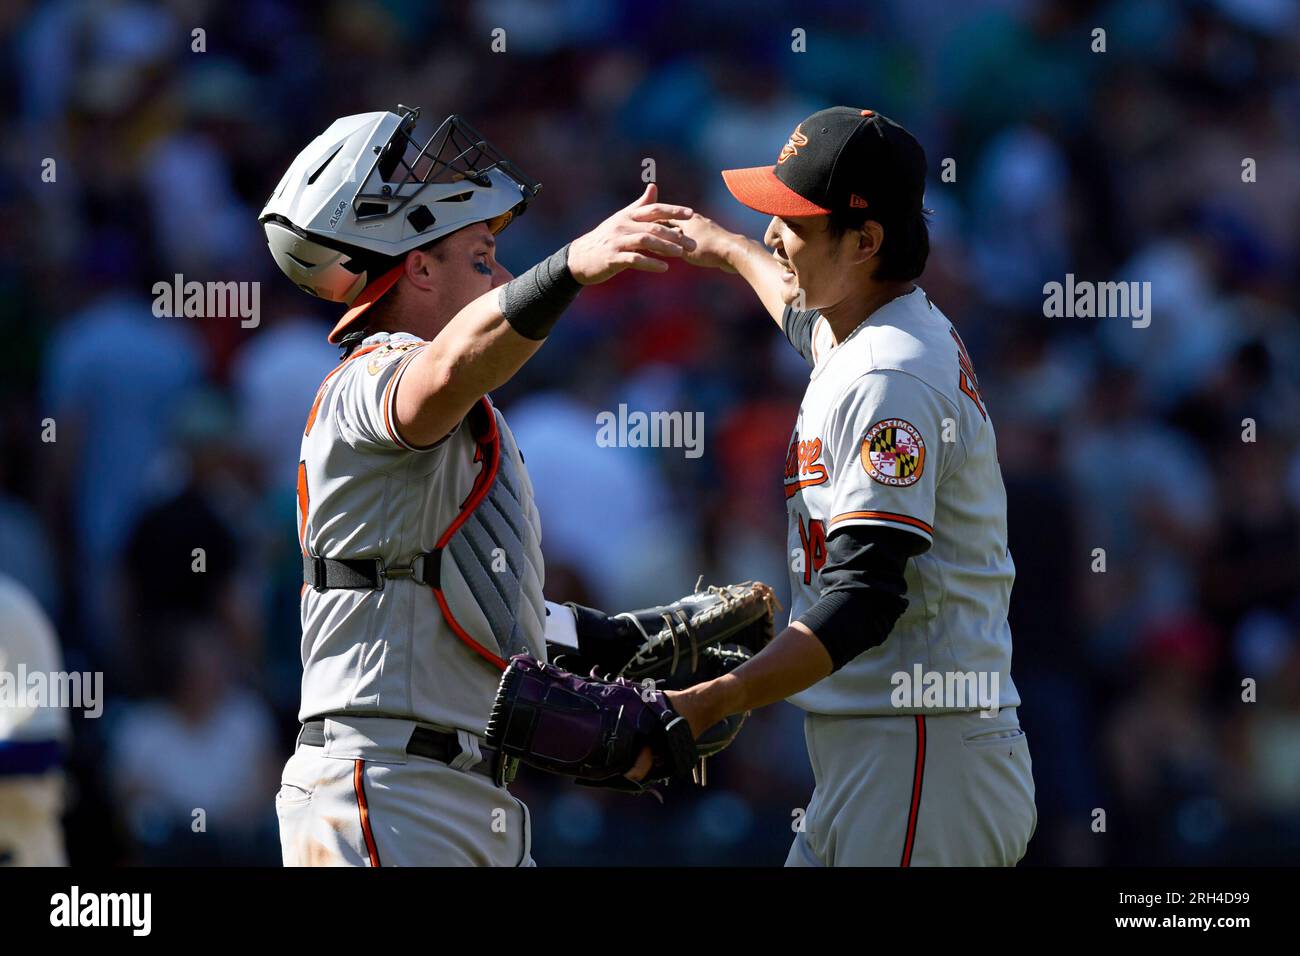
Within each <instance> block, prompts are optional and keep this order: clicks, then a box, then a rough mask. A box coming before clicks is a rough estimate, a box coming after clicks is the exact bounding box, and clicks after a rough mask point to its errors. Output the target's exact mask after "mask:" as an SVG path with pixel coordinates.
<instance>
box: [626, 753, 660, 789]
mask: <svg viewBox="0 0 1300 956" xmlns="http://www.w3.org/2000/svg"><path fill="white" fill-rule="evenodd" d="M654 762H655V758H654V754H652V753H651V752H650V748H649V747H642V748H641V753H640V754H638V755H637V758H636V763H634V764H633V765H632V769H631V770H629V771H628V772H627V773H625V774H623V776H625V777H627V779H629V780H631V781H634V782H636V783H640V782H641V781H642V780H644V779H645V775H646V774H648V773H649V772H650V768H651V767H652V766H654Z"/></svg>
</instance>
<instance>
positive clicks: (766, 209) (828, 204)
mask: <svg viewBox="0 0 1300 956" xmlns="http://www.w3.org/2000/svg"><path fill="white" fill-rule="evenodd" d="M722 178H723V180H724V181H725V182H726V184H727V189H729V190H730V191H731V194H732V195H733V196H735V197H736V198H737V199H739V200H740V201H741V202H742V203H744V204H745V205H746V206H748V207H749V208H750V209H756V210H758V211H759V212H762V213H767V214H768V215H771V216H820V215H825V214H827V213H829V212H831V211H832V210H841V209H869V210H871V211H872V212H874V213H885V212H893V213H905V212H911V211H918V212H919V211H920V209H921V203H922V199H923V197H924V195H925V150H923V149H922V148H921V144H920V143H918V142H917V141H916V137H914V136H913V135H912V134H911V133H909V132H908V131H907V130H905V129H904V128H903V127H902V126H899V125H898V124H897V123H895V122H894V121H893V120H891V119H890V118H889V117H887V116H882V115H881V114H880V113H877V112H876V111H875V110H864V109H855V108H854V107H851V106H832V107H831V108H830V109H826V110H820V111H818V112H816V113H814V114H813V115H812V116H809V117H808V118H807V119H806V120H804V121H803V122H802V123H800V124H799V125H798V126H796V127H795V128H794V132H793V133H791V134H790V138H789V139H788V140H786V144H785V145H784V146H782V147H781V151H780V152H779V153H778V154H777V157H776V163H775V165H772V166H753V167H750V168H748V169H724V170H723V171H722Z"/></svg>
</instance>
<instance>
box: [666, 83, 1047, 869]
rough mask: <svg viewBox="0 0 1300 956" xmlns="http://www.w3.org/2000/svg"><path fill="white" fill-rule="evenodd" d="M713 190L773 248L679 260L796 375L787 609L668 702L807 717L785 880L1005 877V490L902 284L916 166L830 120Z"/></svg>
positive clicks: (824, 114)
mask: <svg viewBox="0 0 1300 956" xmlns="http://www.w3.org/2000/svg"><path fill="white" fill-rule="evenodd" d="M723 178H724V179H725V181H726V184H727V187H728V188H729V189H730V191H731V193H732V194H733V195H734V196H735V197H736V198H737V199H738V200H740V202H742V203H744V204H745V205H747V206H749V207H750V208H752V209H756V210H758V211H760V212H763V213H767V214H769V215H771V216H772V220H771V223H770V224H769V226H768V228H767V232H766V235H765V236H764V243H765V245H766V247H767V248H766V249H765V248H764V246H763V245H760V244H759V243H757V242H753V241H750V240H747V239H745V238H743V237H742V236H739V235H736V234H734V233H731V232H728V231H726V230H725V229H722V228H721V227H719V226H718V225H717V224H715V223H713V222H711V221H709V220H708V219H705V218H704V217H701V216H696V217H694V218H693V219H692V220H691V221H690V222H686V223H683V224H682V226H683V230H684V232H685V233H686V235H687V236H688V237H689V238H692V239H694V240H695V245H694V246H692V247H691V248H690V249H689V251H688V252H687V254H686V258H687V260H688V261H690V262H692V263H695V264H697V265H701V266H707V267H714V268H721V269H725V270H727V271H731V272H736V273H739V274H740V276H741V277H742V278H744V279H745V281H746V282H748V283H749V285H750V286H751V287H752V288H753V290H754V292H755V294H756V295H757V296H758V298H759V300H760V301H761V302H762V304H763V306H764V308H766V310H767V311H768V312H769V313H770V314H771V315H772V317H773V318H774V319H775V320H776V322H777V324H778V326H779V327H780V328H781V330H782V331H783V332H784V333H785V336H786V338H788V339H789V341H790V344H791V345H793V346H794V347H795V348H796V349H797V350H798V351H799V353H800V354H801V355H802V356H803V357H804V358H805V359H806V360H807V362H808V364H809V366H810V368H811V372H810V375H809V382H808V388H807V392H806V393H805V395H804V399H803V402H802V404H801V406H800V408H799V415H798V418H797V420H796V423H795V428H794V432H793V434H792V436H791V439H790V446H789V455H788V457H787V459H786V462H785V473H784V475H783V481H784V486H785V498H786V505H787V511H788V539H787V549H788V553H789V554H790V555H792V561H791V577H790V580H791V592H792V595H793V606H792V607H791V610H790V624H789V627H788V628H787V629H786V630H785V631H784V632H782V633H781V634H780V635H778V636H777V638H776V639H775V640H774V641H773V642H772V643H771V644H769V645H768V646H767V647H766V649H765V650H763V651H762V652H761V653H759V654H757V655H756V656H755V657H754V658H753V659H752V660H750V661H748V662H747V663H745V664H743V665H741V666H739V667H737V668H736V669H734V670H732V671H731V672H729V673H728V674H726V675H723V676H721V677H719V678H717V679H715V680H712V681H709V682H705V683H701V684H698V685H696V686H695V687H692V688H689V689H686V690H682V691H679V692H675V693H669V694H668V695H667V696H668V697H669V698H670V701H671V703H672V704H673V706H674V708H675V710H676V711H677V712H678V713H680V714H681V715H682V716H684V717H685V718H686V719H687V720H688V721H689V723H690V725H691V727H692V729H693V730H697V729H699V728H703V727H707V726H709V725H710V724H712V723H714V722H715V721H716V720H718V719H719V718H720V717H721V716H723V715H725V714H733V713H736V712H742V711H746V710H749V709H750V708H753V707H759V706H762V705H764V704H768V703H771V702H773V701H776V700H780V699H783V698H789V699H790V700H791V701H792V702H793V703H795V704H797V705H798V706H800V707H801V708H803V709H804V710H805V711H806V712H807V717H806V721H805V733H806V738H807V744H808V755H809V759H810V762H811V764H812V768H813V773H814V777H815V781H816V786H815V789H814V791H813V795H812V800H811V802H810V804H809V806H808V807H807V810H806V815H805V816H804V817H803V818H802V820H801V821H800V823H799V825H798V827H797V828H796V829H797V832H796V837H795V840H794V844H793V846H792V847H791V849H790V853H789V857H788V859H787V864H788V865H795V866H802V865H807V866H843V865H876V866H899V865H902V866H909V865H961V866H974V865H983V866H995V865H1003V866H1007V865H1013V864H1015V863H1016V862H1017V861H1018V860H1019V859H1020V858H1021V857H1022V856H1023V855H1024V852H1025V848H1026V846H1027V844H1028V842H1029V839H1030V837H1031V836H1032V834H1033V832H1034V828H1035V826H1036V824H1037V813H1036V810H1035V807H1034V784H1033V776H1032V772H1031V766H1030V759H1029V747H1028V743H1027V741H1026V737H1025V734H1024V732H1023V731H1022V730H1021V729H1020V725H1019V721H1018V720H1017V717H1016V707H1017V705H1018V704H1019V703H1020V698H1019V696H1018V694H1017V692H1016V688H1015V685H1014V684H1013V683H1012V680H1011V672H1010V667H1011V633H1010V630H1009V628H1008V626H1007V605H1008V601H1009V599H1010V594H1011V584H1012V580H1013V578H1014V573H1015V569H1014V567H1013V565H1012V561H1011V555H1010V553H1009V551H1008V549H1007V529H1006V494H1005V491H1004V489H1003V484H1002V476H1001V472H1000V469H999V467H998V460H997V446H996V441H995V438H994V433H993V422H992V419H991V418H990V415H989V409H988V408H987V407H986V405H985V402H984V398H983V396H982V395H981V393H980V388H979V382H978V380H977V378H976V375H975V368H974V365H973V364H972V361H971V358H970V356H969V355H968V354H967V352H966V349H965V347H964V346H963V345H962V341H961V338H960V337H959V336H958V334H957V332H956V330H955V329H954V328H953V326H952V324H951V323H950V322H949V321H948V320H947V319H946V318H945V317H944V315H943V313H942V312H940V311H939V309H938V308H937V307H936V306H935V304H934V303H933V302H931V301H930V299H929V297H928V296H927V295H926V294H925V292H924V291H923V290H922V289H921V288H920V287H918V286H917V285H915V284H914V282H913V280H914V279H916V278H917V277H918V276H919V275H920V274H921V271H922V270H923V268H924V266H925V261H926V258H927V255H928V253H929V241H928V237H927V231H926V222H925V218H924V209H923V205H922V199H923V193H924V189H925V154H924V152H923V150H922V148H921V146H920V144H919V143H917V141H916V140H915V139H914V138H913V137H912V135H911V134H910V133H909V132H907V131H906V130H905V129H903V127H901V126H899V125H898V124H897V123H895V122H893V121H892V120H890V119H888V118H886V117H884V116H882V115H880V114H879V113H876V112H874V111H873V110H869V109H865V110H864V109H853V108H849V107H835V108H833V109H828V110H823V111H821V112H818V113H815V114H813V115H812V116H810V117H808V118H807V119H806V120H804V121H803V122H802V123H800V124H799V125H798V127H797V128H796V129H795V130H794V132H793V133H792V134H791V135H790V138H789V140H788V141H787V142H786V144H785V145H784V146H783V147H782V148H781V150H780V151H779V153H778V155H777V157H776V162H775V163H774V164H773V165H771V166H761V167H756V168H752V169H736V170H728V171H725V172H724V173H723ZM768 250H770V254H769V251H768Z"/></svg>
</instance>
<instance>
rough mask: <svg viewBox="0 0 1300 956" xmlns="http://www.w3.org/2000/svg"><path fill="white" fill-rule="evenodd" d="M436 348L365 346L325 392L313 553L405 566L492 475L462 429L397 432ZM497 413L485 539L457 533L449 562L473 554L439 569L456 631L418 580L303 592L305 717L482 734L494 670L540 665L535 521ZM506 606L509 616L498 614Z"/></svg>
mask: <svg viewBox="0 0 1300 956" xmlns="http://www.w3.org/2000/svg"><path fill="white" fill-rule="evenodd" d="M427 347H428V343H426V342H424V341H423V340H421V339H419V338H417V337H415V336H413V335H409V334H407V333H402V332H398V333H394V334H391V335H390V334H388V333H378V334H376V335H372V336H370V337H369V338H367V339H366V340H365V341H364V342H363V343H362V345H361V347H360V348H359V349H358V350H357V351H356V352H354V353H353V354H352V356H351V357H350V358H349V359H348V360H347V361H345V362H343V363H342V364H341V365H340V366H339V367H338V368H337V369H336V370H335V371H334V372H333V373H332V374H331V375H330V376H329V377H328V378H327V379H326V380H325V382H324V383H323V384H322V385H321V387H320V390H319V392H318V393H317V396H316V399H315V402H314V404H313V406H312V409H311V412H310V414H309V416H308V421H307V427H306V431H305V434H304V435H303V439H302V454H301V463H300V464H299V467H298V516H299V529H298V530H299V539H300V544H301V545H302V548H303V550H304V553H307V554H311V555H315V556H319V557H326V558H363V557H377V558H381V559H382V560H383V561H384V563H385V565H387V566H393V567H396V566H403V565H408V564H410V561H411V558H412V556H413V555H416V554H420V553H424V552H428V551H432V550H433V549H434V547H435V545H436V544H437V543H438V541H439V537H440V536H441V535H443V534H444V532H446V531H447V529H448V528H449V527H450V526H451V525H452V524H453V522H455V521H456V519H457V518H458V516H459V515H461V514H462V510H463V506H466V505H467V504H469V503H471V501H473V500H477V499H476V495H478V494H479V493H480V492H482V491H487V490H488V489H487V487H486V486H485V483H484V475H485V473H486V471H487V469H488V467H489V464H490V463H489V462H487V461H484V460H483V451H482V449H483V447H484V446H482V445H481V444H479V443H478V442H477V441H476V439H475V436H474V435H473V434H471V428H469V427H467V424H466V423H465V422H462V424H461V425H460V426H458V427H457V429H456V430H455V431H454V432H452V434H451V435H449V436H448V437H447V438H445V439H443V440H442V441H441V442H439V443H437V444H436V445H435V446H433V447H431V448H428V449H417V448H413V447H412V446H410V445H409V444H407V443H406V442H405V441H403V440H402V438H401V437H400V436H399V435H398V434H397V431H396V428H395V427H394V421H395V413H394V401H395V396H396V392H397V383H398V381H399V380H400V379H401V376H402V373H403V372H404V371H405V370H406V368H407V367H409V365H410V363H411V360H412V359H413V358H414V357H415V356H416V355H418V354H419V352H420V350H421V349H424V348H427ZM491 414H492V422H493V423H494V424H495V429H496V437H497V439H498V440H499V442H498V447H499V455H500V468H499V470H498V473H497V477H496V481H495V482H494V483H493V484H492V488H491V493H490V494H489V497H488V500H487V501H486V502H484V503H483V504H482V507H480V508H478V509H477V510H476V513H477V514H479V515H480V516H481V527H480V532H481V534H480V535H479V536H478V537H471V536H467V535H461V536H460V537H459V538H458V539H457V541H456V542H455V543H454V544H453V545H452V546H451V547H449V548H448V556H447V557H449V558H455V557H456V554H454V553H453V552H456V550H457V548H460V549H462V550H463V551H464V552H465V553H466V555H467V558H466V559H465V560H450V559H448V560H444V561H443V562H442V565H441V574H440V582H441V587H442V591H443V595H444V597H445V600H446V603H447V611H448V612H449V613H450V614H451V616H452V617H453V619H454V620H455V621H456V622H457V625H458V627H453V626H451V625H449V623H448V621H447V620H446V615H444V613H442V611H441V609H440V607H439V604H438V601H437V600H435V595H434V594H433V593H431V589H430V588H429V587H428V586H426V585H424V584H420V583H418V582H416V581H414V580H412V579H410V578H405V579H402V578H398V579H390V580H388V581H387V582H386V583H385V585H384V587H383V589H382V590H374V591H364V590H347V589H336V590H325V591H320V592H317V591H315V590H313V589H311V588H308V587H305V586H304V588H303V593H302V661H303V680H302V707H301V710H300V711H299V718H300V719H302V720H307V719H309V718H312V717H316V716H318V715H321V714H326V713H330V714H343V713H346V714H353V715H357V716H377V715H386V716H391V717H405V718H411V719H414V720H418V721H423V722H425V723H430V724H435V725H437V726H440V727H443V728H447V729H464V730H467V731H469V732H471V733H474V734H481V733H482V732H483V728H484V727H485V726H486V725H487V719H488V715H489V713H490V711H491V708H492V701H493V699H494V698H495V695H496V689H497V684H498V681H499V680H500V671H499V670H498V669H497V667H494V666H493V660H492V659H493V658H495V659H497V660H500V659H501V658H504V657H508V656H509V655H510V654H511V653H516V652H524V651H526V652H528V653H532V654H534V655H535V656H537V657H540V658H543V659H545V655H546V648H545V642H544V640H543V634H544V621H545V615H546V612H545V609H544V606H543V598H542V583H543V582H542V578H543V574H544V571H543V563H542V555H541V523H540V519H539V517H538V514H537V509H536V507H535V506H534V504H533V494H532V486H531V484H530V483H529V480H528V474H527V471H526V470H525V468H524V463H523V458H522V456H521V455H520V453H519V449H518V448H517V447H516V445H515V441H514V437H513V436H512V435H511V433H510V429H509V427H508V426H507V425H506V421H505V418H504V417H503V416H502V415H501V413H500V412H499V411H497V410H496V409H495V408H492V409H491ZM507 493H508V495H509V501H508V502H503V497H502V496H505V495H506V494H507ZM494 542H496V543H499V544H500V545H501V546H500V547H496V546H495V545H494ZM497 603H499V604H500V606H501V607H502V608H504V612H503V613H502V614H494V613H493V607H494V606H495V604H497ZM498 618H504V619H505V624H504V630H503V628H502V623H501V620H498Z"/></svg>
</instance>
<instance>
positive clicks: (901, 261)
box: [826, 208, 933, 282]
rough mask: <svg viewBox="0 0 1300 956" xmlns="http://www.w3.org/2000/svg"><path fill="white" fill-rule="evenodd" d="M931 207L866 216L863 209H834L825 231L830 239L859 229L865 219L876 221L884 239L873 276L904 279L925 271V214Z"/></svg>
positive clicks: (927, 253) (927, 241)
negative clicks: (878, 262) (882, 231)
mask: <svg viewBox="0 0 1300 956" xmlns="http://www.w3.org/2000/svg"><path fill="white" fill-rule="evenodd" d="M932 212H933V211H932V210H929V209H924V208H922V209H917V210H915V211H914V212H908V213H901V214H900V213H892V212H891V213H877V214H876V215H874V216H873V215H869V214H868V210H866V209H847V210H846V209H837V210H833V211H832V212H831V214H830V218H829V221H828V222H827V226H826V228H827V231H828V232H829V233H830V234H831V238H832V239H839V238H840V237H841V236H843V235H844V234H845V233H846V232H848V231H849V230H851V229H852V230H857V229H861V228H862V224H863V223H865V222H866V221H867V220H868V219H874V220H875V221H876V222H878V223H880V226H881V228H882V229H884V231H885V241H884V244H883V245H881V247H880V253H879V255H878V258H879V259H880V264H879V265H877V266H876V272H875V275H874V276H873V278H875V279H879V280H881V281H884V282H908V281H911V280H912V279H915V278H916V277H917V276H919V275H920V274H921V273H922V272H924V271H925V261H926V260H927V259H929V258H930V229H929V226H928V224H927V217H928V216H930V215H932Z"/></svg>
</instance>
